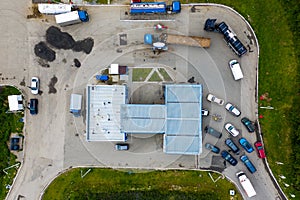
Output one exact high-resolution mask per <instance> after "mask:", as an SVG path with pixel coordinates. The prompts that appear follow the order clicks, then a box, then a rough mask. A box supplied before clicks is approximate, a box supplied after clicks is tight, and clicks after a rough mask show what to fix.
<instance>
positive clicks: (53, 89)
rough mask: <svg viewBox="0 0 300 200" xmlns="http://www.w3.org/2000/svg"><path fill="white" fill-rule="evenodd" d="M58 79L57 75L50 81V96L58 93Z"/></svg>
mask: <svg viewBox="0 0 300 200" xmlns="http://www.w3.org/2000/svg"><path fill="white" fill-rule="evenodd" d="M57 81H58V79H57V77H56V76H55V75H53V77H52V78H51V80H50V83H49V85H48V87H49V92H48V93H49V94H55V93H56V92H57V90H56V89H55V87H54V86H55V84H56V83H57Z"/></svg>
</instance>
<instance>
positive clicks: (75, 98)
mask: <svg viewBox="0 0 300 200" xmlns="http://www.w3.org/2000/svg"><path fill="white" fill-rule="evenodd" d="M81 102H82V95H80V94H71V98H70V113H73V115H74V116H76V117H78V116H80V112H81Z"/></svg>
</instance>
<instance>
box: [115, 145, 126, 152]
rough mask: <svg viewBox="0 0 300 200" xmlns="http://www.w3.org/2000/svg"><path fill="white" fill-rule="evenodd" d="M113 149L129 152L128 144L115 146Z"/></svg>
mask: <svg viewBox="0 0 300 200" xmlns="http://www.w3.org/2000/svg"><path fill="white" fill-rule="evenodd" d="M115 148H116V150H117V151H127V150H129V144H116V145H115Z"/></svg>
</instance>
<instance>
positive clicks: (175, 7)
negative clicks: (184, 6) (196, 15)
mask: <svg viewBox="0 0 300 200" xmlns="http://www.w3.org/2000/svg"><path fill="white" fill-rule="evenodd" d="M180 11H181V3H180V1H172V5H168V6H167V12H168V13H180Z"/></svg>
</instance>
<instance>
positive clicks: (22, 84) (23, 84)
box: [20, 77, 26, 86]
mask: <svg viewBox="0 0 300 200" xmlns="http://www.w3.org/2000/svg"><path fill="white" fill-rule="evenodd" d="M20 85H21V86H25V85H26V83H25V77H23V80H22V81H21V82H20Z"/></svg>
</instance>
